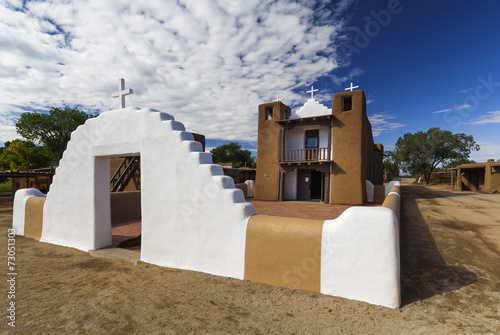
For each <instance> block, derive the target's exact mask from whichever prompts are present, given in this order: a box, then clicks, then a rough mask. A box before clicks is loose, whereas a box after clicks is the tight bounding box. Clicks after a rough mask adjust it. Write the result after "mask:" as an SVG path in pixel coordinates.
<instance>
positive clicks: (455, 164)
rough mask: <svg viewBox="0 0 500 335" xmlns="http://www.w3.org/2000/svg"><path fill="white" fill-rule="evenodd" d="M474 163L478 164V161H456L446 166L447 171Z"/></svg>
mask: <svg viewBox="0 0 500 335" xmlns="http://www.w3.org/2000/svg"><path fill="white" fill-rule="evenodd" d="M472 163H476V161H475V160H472V159H455V160H452V161H451V162H449V163H448V164H446V165H445V169H450V168H454V167H457V166H459V165H462V164H472Z"/></svg>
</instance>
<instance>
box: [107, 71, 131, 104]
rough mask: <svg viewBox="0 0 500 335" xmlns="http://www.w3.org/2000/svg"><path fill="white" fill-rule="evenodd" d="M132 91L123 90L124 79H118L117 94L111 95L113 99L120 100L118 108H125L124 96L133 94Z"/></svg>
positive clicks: (129, 89)
mask: <svg viewBox="0 0 500 335" xmlns="http://www.w3.org/2000/svg"><path fill="white" fill-rule="evenodd" d="M133 93H134V91H133V90H132V89H131V88H128V89H125V79H123V78H120V80H119V81H118V92H115V93H113V95H111V96H112V97H113V98H120V108H125V96H126V95H129V94H133Z"/></svg>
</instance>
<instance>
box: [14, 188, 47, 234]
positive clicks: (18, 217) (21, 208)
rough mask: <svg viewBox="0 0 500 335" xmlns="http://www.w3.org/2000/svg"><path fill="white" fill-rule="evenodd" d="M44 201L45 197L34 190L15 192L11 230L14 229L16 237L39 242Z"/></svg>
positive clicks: (27, 189)
mask: <svg viewBox="0 0 500 335" xmlns="http://www.w3.org/2000/svg"><path fill="white" fill-rule="evenodd" d="M45 200H46V195H45V194H43V193H42V192H40V191H39V190H37V189H36V188H24V189H20V190H18V191H16V194H15V195H14V214H13V218H12V228H14V229H15V232H16V235H24V236H26V237H30V238H33V239H35V240H37V241H39V240H40V238H41V236H42V226H43V206H44V204H45Z"/></svg>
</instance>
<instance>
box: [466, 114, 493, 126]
mask: <svg viewBox="0 0 500 335" xmlns="http://www.w3.org/2000/svg"><path fill="white" fill-rule="evenodd" d="M489 123H500V111H493V112H488V113H486V114H484V115H481V116H480V117H479V118H478V119H477V120H475V121H472V122H470V123H468V124H489Z"/></svg>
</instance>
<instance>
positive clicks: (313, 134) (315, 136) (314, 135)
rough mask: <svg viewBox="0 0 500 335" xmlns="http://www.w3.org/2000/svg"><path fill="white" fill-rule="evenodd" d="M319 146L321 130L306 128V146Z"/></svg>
mask: <svg viewBox="0 0 500 335" xmlns="http://www.w3.org/2000/svg"><path fill="white" fill-rule="evenodd" d="M318 147H319V130H318V129H313V130H306V148H318Z"/></svg>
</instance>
